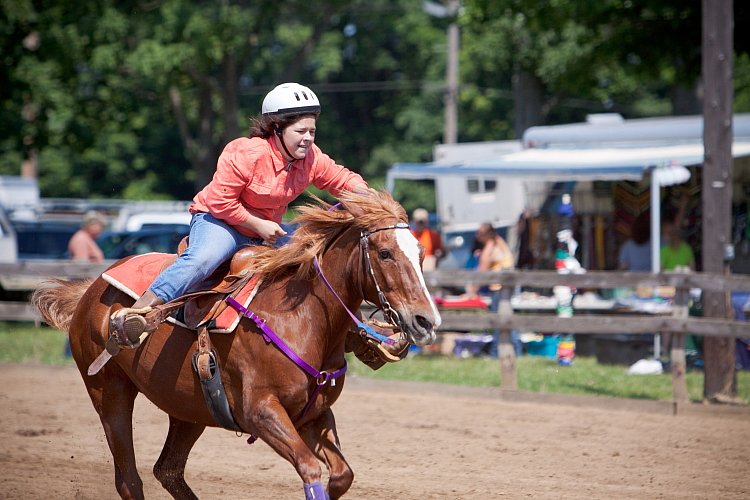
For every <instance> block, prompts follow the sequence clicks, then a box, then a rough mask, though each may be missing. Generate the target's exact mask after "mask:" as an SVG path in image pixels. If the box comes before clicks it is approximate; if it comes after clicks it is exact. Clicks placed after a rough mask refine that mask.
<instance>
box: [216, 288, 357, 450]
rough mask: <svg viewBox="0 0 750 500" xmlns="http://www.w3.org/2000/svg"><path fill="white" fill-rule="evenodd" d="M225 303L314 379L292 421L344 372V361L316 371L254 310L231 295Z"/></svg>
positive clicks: (300, 416)
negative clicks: (311, 387)
mask: <svg viewBox="0 0 750 500" xmlns="http://www.w3.org/2000/svg"><path fill="white" fill-rule="evenodd" d="M226 301H227V304H229V305H230V306H232V307H234V308H235V309H237V310H238V311H239V312H240V313H241V314H242V315H243V316H246V317H248V318H250V319H251V320H252V321H253V323H255V325H256V326H257V327H258V328H259V329H260V331H261V335H263V339H264V340H265V341H266V343H269V344H270V343H273V344H274V345H275V346H276V347H278V348H279V350H280V351H281V352H283V353H284V354H285V355H286V357H288V358H289V359H291V360H292V361H293V362H294V364H296V365H297V366H299V367H300V368H302V370H304V371H305V373H307V374H308V375H310V376H311V377H312V378H313V379H315V389H314V390H313V392H312V394H311V395H310V398H309V399H308V400H307V404H306V405H305V407H304V408H303V409H302V411H301V412H300V414H299V415H297V417H296V418H295V419H294V422H295V423H296V422H298V421H299V420H300V419H301V418H302V417H304V416H305V414H306V413H307V412H308V411H309V410H310V407H311V406H312V404H313V403H314V402H315V398H317V397H318V394H319V393H320V390H321V389H322V388H323V386H324V385H326V384H327V383H328V382H329V381H330V382H331V386H332V387H333V386H335V385H336V379H337V378H339V377H340V376H342V375H343V374H344V373H346V361H344V366H342V367H341V368H339V369H338V370H335V371H332V372H329V371H325V370H324V371H318V370H316V369H315V368H313V367H312V366H311V365H310V364H309V363H308V362H307V361H305V360H304V359H302V358H300V357H299V356H298V355H297V353H295V352H294V351H292V349H291V348H290V347H289V346H288V345H287V344H286V342H284V340H282V339H281V337H279V336H278V335H276V332H274V331H273V329H272V328H271V327H270V326H268V323H266V320H264V319H263V318H261V317H259V316H258V315H256V314H255V313H254V312H252V311H250V310H249V309H248V308H246V307H245V306H243V305H242V304H240V303H239V302H237V301H236V300H235V299H234V298H233V297H227V298H226ZM256 439H258V438H257V437H255V436H253V435H252V434H251V435H250V437H249V438H248V439H247V442H248V444H253V443H254V442H255V440H256Z"/></svg>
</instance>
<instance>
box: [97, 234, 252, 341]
mask: <svg viewBox="0 0 750 500" xmlns="http://www.w3.org/2000/svg"><path fill="white" fill-rule="evenodd" d="M186 243H187V242H186V241H185V240H183V242H181V243H180V247H179V248H178V251H179V252H182V251H184V249H185V248H186V246H187V245H186ZM254 253H255V251H254V249H253V248H252V247H245V248H242V249H240V250H238V251H237V252H236V253H235V254H234V256H232V258H231V259H228V260H227V261H226V262H224V263H223V264H222V265H221V266H219V268H217V269H216V271H214V273H213V274H212V275H211V276H210V277H209V278H208V279H207V280H206V281H205V283H204V285H203V288H202V289H201V290H199V291H196V292H192V293H188V294H185V295H183V296H181V297H178V298H176V299H174V300H172V301H170V302H167V303H166V304H162V305H159V306H155V307H154V308H153V309H152V310H151V311H150V312H148V313H147V314H145V315H144V318H145V319H146V329H147V331H152V330H154V329H156V327H157V326H158V325H159V324H160V323H161V322H163V321H169V322H171V323H173V324H177V325H179V326H182V327H185V328H188V329H191V330H197V329H198V328H199V327H201V326H203V325H207V327H208V329H209V330H210V331H212V332H216V333H229V332H231V331H232V330H233V329H234V327H235V326H236V325H237V323H238V322H239V315H238V314H237V313H236V311H235V310H234V309H232V308H230V307H228V305H227V303H226V302H225V301H224V300H223V299H224V298H226V296H227V295H233V296H234V298H235V299H236V300H238V301H240V302H241V303H243V305H245V306H247V305H248V304H249V303H250V300H251V299H252V298H253V296H254V295H255V292H256V291H257V288H258V285H259V283H260V279H259V277H255V276H253V275H252V274H251V273H249V272H248V265H249V263H250V261H251V259H252V256H253V254H254ZM176 258H177V256H176V255H175V254H163V253H150V254H143V255H137V256H135V257H133V258H131V259H129V260H128V261H125V262H123V263H121V264H119V265H117V266H115V267H112V268H110V269H108V270H107V271H106V272H105V273H104V274H103V275H102V278H104V280H105V281H107V282H108V283H109V284H110V285H112V286H114V287H115V288H117V289H119V290H121V291H123V292H125V293H126V294H128V295H130V296H131V297H132V298H134V299H137V298H138V297H140V296H141V294H143V292H145V291H146V289H147V288H148V287H149V286H150V285H151V283H152V282H153V280H154V279H155V278H156V276H158V275H159V274H160V273H161V272H162V271H163V270H164V269H165V268H167V267H168V266H170V265H171V264H172V263H173V262H174V261H175V259H176Z"/></svg>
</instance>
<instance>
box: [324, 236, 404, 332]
mask: <svg viewBox="0 0 750 500" xmlns="http://www.w3.org/2000/svg"><path fill="white" fill-rule="evenodd" d="M389 229H409V225H408V224H407V223H405V222H398V223H396V224H393V225H390V226H383V227H379V228H376V229H369V230H367V231H360V233H359V248H360V250H361V252H362V254H363V256H362V261H363V262H364V266H365V272H366V273H367V274H369V275H370V277H371V278H372V281H373V283H374V284H375V290H376V291H377V292H378V302H380V307H378V306H375V307H376V309H379V310H382V311H383V316H384V317H385V319H386V320H387V321H389V322H390V323H391V324H392V325H397V326H398V327H399V328H400V330H401V332H402V335H403V334H404V332H405V331H406V330H404V328H403V326H402V323H403V321H402V319H401V315H400V314H399V313H398V312H397V311H396V310H395V309H393V307H391V303H390V302H388V298H387V297H386V296H385V294H384V293H383V290H382V288H381V287H380V284H379V283H378V279H377V277H376V276H375V272H374V271H373V269H372V260H371V259H370V253H369V249H370V243H369V237H370V235H372V234H373V233H377V232H378V231H386V230H389ZM313 266H314V267H315V270H316V271H317V272H318V275H319V276H320V279H322V280H323V283H325V285H326V287H327V288H328V290H330V291H331V293H332V294H333V295H334V296H335V297H336V299H337V300H338V301H339V303H340V304H341V306H342V307H343V308H344V310H345V311H346V313H347V314H348V315H349V317H350V318H351V319H352V321H354V323H355V324H356V325H357V328H359V329H360V330H362V331H363V332H364V333H365V335H367V336H368V337H370V338H373V339H375V340H378V341H380V342H383V343H385V344H389V345H392V344H394V343H395V342H396V341H395V340H393V339H392V338H390V337H386V336H385V335H383V334H380V333H378V332H376V331H375V330H374V329H373V328H372V327H371V326H370V325H368V324H367V323H364V322H363V321H360V320H359V318H357V316H355V315H354V313H352V312H351V311H350V310H349V308H348V307H346V304H344V301H343V300H341V297H340V296H339V294H338V293H337V292H336V290H335V289H334V288H333V286H332V285H331V283H330V282H329V281H328V278H326V276H325V273H323V269H322V268H321V267H320V261H319V260H318V258H317V257H314V258H313ZM360 286H361V284H360ZM362 296H364V291H363V293H362ZM373 305H374V304H373Z"/></svg>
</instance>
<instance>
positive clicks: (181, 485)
mask: <svg viewBox="0 0 750 500" xmlns="http://www.w3.org/2000/svg"><path fill="white" fill-rule="evenodd" d="M205 428H206V426H204V425H200V424H194V423H190V422H185V421H182V420H178V419H176V418H174V417H172V416H171V415H170V417H169V434H167V440H166V442H165V443H164V448H163V449H162V451H161V455H160V456H159V460H157V461H156V465H154V476H156V479H158V480H159V482H160V483H161V485H162V486H163V487H164V489H165V490H167V491H168V492H169V494H170V495H172V496H173V497H174V498H195V499H197V498H198V497H197V496H195V493H193V490H191V489H190V486H188V484H187V483H186V482H185V464H186V463H187V459H188V455H189V454H190V450H191V449H192V448H193V445H194V444H195V442H196V441H197V440H198V438H199V437H200V436H201V434H203V430H204V429H205Z"/></svg>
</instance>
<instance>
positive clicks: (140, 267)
mask: <svg viewBox="0 0 750 500" xmlns="http://www.w3.org/2000/svg"><path fill="white" fill-rule="evenodd" d="M176 258H177V255H175V254H171V253H158V252H152V253H145V254H141V255H136V256H135V257H133V258H131V259H128V260H126V261H124V262H121V263H118V264H115V265H114V266H112V267H110V268H109V269H107V270H106V271H105V272H104V273H102V278H103V279H104V281H106V282H107V283H109V284H110V285H112V286H113V287H115V288H117V289H118V290H120V291H121V292H124V293H126V294H128V295H129V296H130V297H132V298H133V299H136V300H137V299H138V298H139V297H140V296H141V295H142V294H143V292H145V291H146V290H147V289H148V287H149V286H151V283H153V281H154V280H155V279H156V277H157V276H158V275H159V273H161V272H162V270H164V269H166V268H167V266H169V265H170V264H172V262H174V260H175V259H176ZM260 281H261V280H260V279H259V278H258V277H257V276H256V277H253V279H251V280H249V281H248V283H247V284H246V285H245V286H244V287H243V288H242V289H241V290H239V291H238V292H235V297H234V298H235V300H237V302H239V303H240V304H242V305H243V306H245V307H248V306H249V305H250V302H251V301H252V300H253V297H255V294H256V293H257V291H258V288H259V285H260ZM240 319H241V316H240V314H239V311H237V310H236V309H235V308H233V307H226V308H225V309H224V310H223V311H222V312H221V313H220V314H219V315H218V316H217V317H216V318H215V319H214V320H213V321H211V322H210V323H209V325H208V330H209V332H211V333H230V332H233V331H234V329H235V328H236V327H237V325H238V324H239V322H240ZM167 321H169V322H170V323H172V324H175V325H179V326H181V327H184V328H188V329H191V328H190V327H189V326H187V325H185V324H184V323H183V322H181V321H178V320H176V319H175V318H173V317H171V316H170V317H169V318H167Z"/></svg>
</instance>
